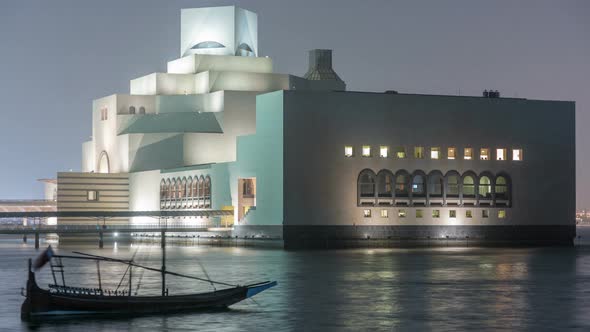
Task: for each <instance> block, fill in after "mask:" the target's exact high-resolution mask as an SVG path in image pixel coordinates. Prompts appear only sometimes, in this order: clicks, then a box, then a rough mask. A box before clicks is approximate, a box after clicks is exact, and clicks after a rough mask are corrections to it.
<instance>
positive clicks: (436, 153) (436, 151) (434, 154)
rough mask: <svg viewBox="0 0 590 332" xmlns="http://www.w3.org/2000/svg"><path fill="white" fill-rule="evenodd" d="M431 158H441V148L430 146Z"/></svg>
mask: <svg viewBox="0 0 590 332" xmlns="http://www.w3.org/2000/svg"><path fill="white" fill-rule="evenodd" d="M430 159H440V148H430Z"/></svg>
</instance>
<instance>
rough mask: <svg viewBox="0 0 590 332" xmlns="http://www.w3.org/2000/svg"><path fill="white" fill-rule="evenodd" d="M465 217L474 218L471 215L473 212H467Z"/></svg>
mask: <svg viewBox="0 0 590 332" xmlns="http://www.w3.org/2000/svg"><path fill="white" fill-rule="evenodd" d="M465 217H466V218H473V214H471V210H467V211H465Z"/></svg>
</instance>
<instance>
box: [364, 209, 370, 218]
mask: <svg viewBox="0 0 590 332" xmlns="http://www.w3.org/2000/svg"><path fill="white" fill-rule="evenodd" d="M363 217H365V218H371V209H365V210H363Z"/></svg>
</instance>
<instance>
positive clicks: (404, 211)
mask: <svg viewBox="0 0 590 332" xmlns="http://www.w3.org/2000/svg"><path fill="white" fill-rule="evenodd" d="M397 216H398V217H400V218H405V217H406V210H399V211H397Z"/></svg>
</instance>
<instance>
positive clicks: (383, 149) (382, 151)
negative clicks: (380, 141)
mask: <svg viewBox="0 0 590 332" xmlns="http://www.w3.org/2000/svg"><path fill="white" fill-rule="evenodd" d="M388 155H389V147H388V146H384V145H381V146H380V147H379V157H381V158H387V156H388Z"/></svg>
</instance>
